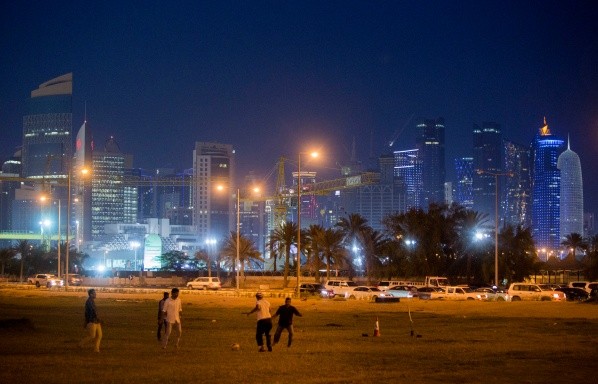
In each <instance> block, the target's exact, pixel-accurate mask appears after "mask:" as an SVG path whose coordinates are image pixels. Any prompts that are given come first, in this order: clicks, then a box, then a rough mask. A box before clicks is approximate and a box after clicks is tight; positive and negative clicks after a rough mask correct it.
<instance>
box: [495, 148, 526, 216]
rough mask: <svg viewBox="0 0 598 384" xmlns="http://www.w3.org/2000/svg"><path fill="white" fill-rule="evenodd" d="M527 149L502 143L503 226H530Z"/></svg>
mask: <svg viewBox="0 0 598 384" xmlns="http://www.w3.org/2000/svg"><path fill="white" fill-rule="evenodd" d="M529 159H530V157H529V148H528V147H526V146H524V145H520V144H517V143H514V142H512V141H509V140H505V141H504V162H503V167H504V172H503V173H505V174H506V175H505V176H503V177H502V180H504V181H503V185H504V186H505V187H504V189H503V190H504V199H503V200H501V203H502V204H501V209H502V210H503V212H504V215H503V218H504V223H505V224H510V225H513V226H517V225H522V226H524V227H529V226H530V224H531V204H530V198H531V180H530V166H529Z"/></svg>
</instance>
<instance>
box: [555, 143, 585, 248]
mask: <svg viewBox="0 0 598 384" xmlns="http://www.w3.org/2000/svg"><path fill="white" fill-rule="evenodd" d="M557 168H558V169H559V170H560V171H561V207H560V208H561V209H560V215H561V217H560V219H561V223H560V234H561V241H562V240H563V239H564V238H565V236H567V235H570V234H571V233H579V234H580V235H582V236H583V234H584V233H583V181H582V176H581V162H580V161H579V156H578V155H577V153H575V152H573V151H572V150H571V146H570V142H569V141H567V150H566V151H564V152H563V153H561V155H560V156H559V158H558V161H557Z"/></svg>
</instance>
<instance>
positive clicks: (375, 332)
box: [374, 317, 380, 337]
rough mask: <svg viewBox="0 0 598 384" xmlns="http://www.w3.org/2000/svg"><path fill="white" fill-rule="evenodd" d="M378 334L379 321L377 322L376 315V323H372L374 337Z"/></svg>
mask: <svg viewBox="0 0 598 384" xmlns="http://www.w3.org/2000/svg"><path fill="white" fill-rule="evenodd" d="M378 336H380V323H378V318H377V317H376V325H374V337H378Z"/></svg>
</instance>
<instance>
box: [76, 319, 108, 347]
mask: <svg viewBox="0 0 598 384" xmlns="http://www.w3.org/2000/svg"><path fill="white" fill-rule="evenodd" d="M85 330H86V331H87V336H85V337H84V338H83V340H81V342H80V343H79V345H80V346H81V347H83V346H84V345H85V344H87V343H89V342H90V341H93V342H94V345H93V350H94V351H96V352H100V342H101V341H102V324H100V323H87V325H86V326H85Z"/></svg>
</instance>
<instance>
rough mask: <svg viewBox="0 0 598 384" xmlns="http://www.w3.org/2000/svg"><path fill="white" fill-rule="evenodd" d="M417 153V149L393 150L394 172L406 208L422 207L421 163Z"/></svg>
mask: <svg viewBox="0 0 598 384" xmlns="http://www.w3.org/2000/svg"><path fill="white" fill-rule="evenodd" d="M419 154H420V152H419V149H407V150H404V151H395V152H394V160H395V169H394V174H395V176H396V177H398V179H399V182H400V183H401V185H402V189H403V193H404V195H405V209H407V210H408V209H411V208H416V209H417V208H424V198H423V175H422V172H423V163H422V159H421V158H420V155H419Z"/></svg>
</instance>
